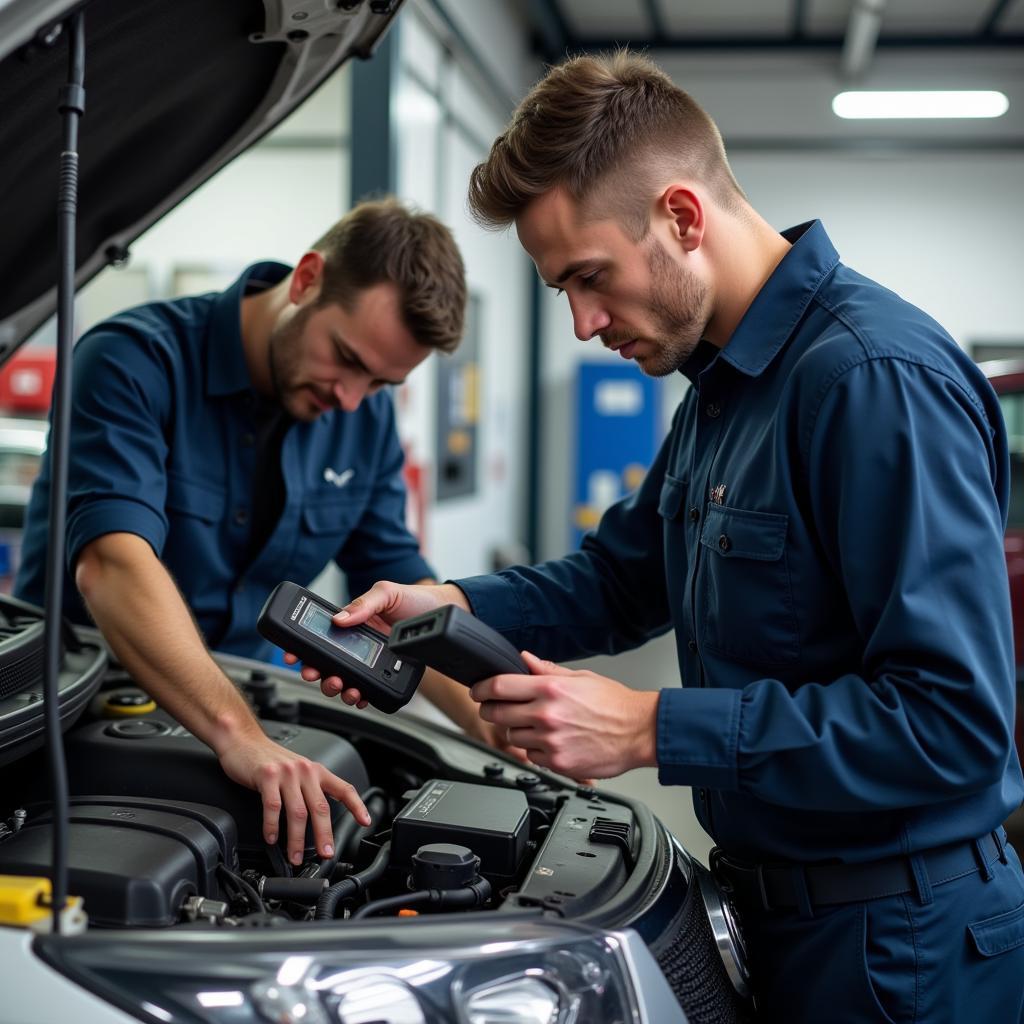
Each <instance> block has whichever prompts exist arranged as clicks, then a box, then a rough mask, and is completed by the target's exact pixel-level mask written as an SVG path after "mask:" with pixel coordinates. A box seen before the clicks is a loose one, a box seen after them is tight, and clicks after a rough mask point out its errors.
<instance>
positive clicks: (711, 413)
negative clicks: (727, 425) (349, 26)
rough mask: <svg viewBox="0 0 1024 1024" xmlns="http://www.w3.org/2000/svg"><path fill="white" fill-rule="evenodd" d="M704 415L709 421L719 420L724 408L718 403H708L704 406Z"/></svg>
mask: <svg viewBox="0 0 1024 1024" xmlns="http://www.w3.org/2000/svg"><path fill="white" fill-rule="evenodd" d="M704 414H705V415H706V416H707V417H708V418H709V419H712V420H714V419H718V417H719V416H720V415H721V414H722V407H721V405H719V404H718V402H708V404H707V405H705V406H704Z"/></svg>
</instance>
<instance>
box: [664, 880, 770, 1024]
mask: <svg viewBox="0 0 1024 1024" xmlns="http://www.w3.org/2000/svg"><path fill="white" fill-rule="evenodd" d="M675 929H676V930H675V934H674V936H672V937H671V938H670V939H669V941H668V942H667V943H665V944H664V945H662V946H661V948H660V949H659V950H657V951H656V954H655V955H656V956H657V958H658V964H659V966H660V967H661V970H662V972H663V973H664V975H665V977H666V978H667V979H668V983H669V985H671V987H672V991H673V992H674V993H675V995H676V999H678V1000H679V1003H680V1005H681V1006H682V1008H683V1009H684V1010H685V1011H686V1016H687V1019H688V1020H689V1024H745V1022H747V1021H749V1020H751V1019H752V1018H750V1017H749V1016H747V1014H746V1013H745V1012H744V1010H743V1007H742V1005H741V1003H740V1000H739V998H738V996H737V995H736V991H735V989H734V988H733V987H732V984H731V983H730V981H729V976H728V975H727V974H726V973H725V965H724V964H723V963H722V959H721V957H720V956H719V953H718V947H717V946H716V945H715V938H714V936H713V935H712V933H711V925H710V924H709V923H708V918H707V912H706V911H705V909H704V901H703V900H702V899H701V895H700V890H699V887H698V886H697V885H691V886H689V887H688V889H687V893H686V899H685V901H684V904H683V907H682V910H681V913H680V915H679V916H678V917H677V918H676V924H675Z"/></svg>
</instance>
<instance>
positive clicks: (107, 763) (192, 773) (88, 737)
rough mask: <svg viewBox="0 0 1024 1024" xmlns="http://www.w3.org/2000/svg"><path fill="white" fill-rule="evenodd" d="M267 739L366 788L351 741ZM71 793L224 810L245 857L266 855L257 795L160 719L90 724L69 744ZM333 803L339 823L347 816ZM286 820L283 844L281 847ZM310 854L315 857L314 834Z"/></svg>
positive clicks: (299, 730) (292, 735)
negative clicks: (262, 852) (191, 803)
mask: <svg viewBox="0 0 1024 1024" xmlns="http://www.w3.org/2000/svg"><path fill="white" fill-rule="evenodd" d="M263 728H264V730H265V731H266V733H267V735H268V736H269V737H270V738H271V739H272V740H274V741H276V742H277V743H280V744H281V745H282V746H284V747H287V748H288V749H289V750H292V751H294V752H295V753H296V754H301V755H303V756H304V757H308V758H309V759H310V760H311V761H318V762H319V763H321V764H323V765H324V766H325V767H326V768H327V769H328V770H330V771H332V772H334V773H335V774H336V775H339V776H340V777H341V778H343V779H344V780H345V781H346V782H350V783H351V784H352V785H353V786H355V788H356V790H357V791H358V792H364V791H365V790H366V789H367V788H368V787H369V778H368V776H367V772H366V767H365V765H364V764H363V761H362V758H361V757H360V756H359V754H358V753H357V752H356V750H355V748H354V747H353V746H352V745H351V744H350V743H348V742H347V741H346V740H343V739H340V738H339V737H337V736H333V735H331V734H330V733H328V732H324V731H323V730H321V729H310V728H308V727H306V726H301V725H291V724H285V723H281V722H264V723H263ZM67 758H68V776H69V780H70V785H71V792H72V793H74V794H78V795H82V794H88V793H111V794H118V795H125V796H144V797H158V798H163V799H167V800H174V801H182V800H185V801H195V802H202V803H205V804H212V805H214V806H215V807H220V808H223V809H224V810H225V811H227V812H228V813H229V814H230V815H231V817H232V818H234V820H235V822H236V824H237V826H238V847H239V850H240V851H241V852H242V853H243V854H245V853H250V852H255V851H259V850H262V849H263V834H262V826H263V811H262V806H261V803H260V798H259V795H258V794H257V793H255V792H253V791H252V790H249V789H246V788H245V787H244V786H240V785H238V784H237V783H235V782H232V781H231V779H229V778H228V777H227V776H226V775H225V774H224V771H223V769H222V768H221V766H220V763H219V762H218V761H217V758H216V756H215V755H214V753H213V751H212V750H210V748H209V747H207V746H206V744H205V743H203V742H202V741H201V740H198V739H197V738H196V737H195V736H193V735H192V733H190V732H189V731H188V730H187V729H186V728H185V727H184V726H182V725H179V724H178V723H177V722H176V721H175V720H174V719H173V718H171V717H170V716H169V715H166V714H164V713H163V712H161V711H156V712H153V713H152V714H149V715H143V716H139V717H132V718H123V719H117V720H114V721H109V720H107V721H97V722H90V723H88V724H87V725H84V726H81V727H79V728H77V729H75V730H74V731H73V732H72V733H70V734H69V735H68V737H67ZM330 802H331V816H332V820H333V821H334V822H337V821H338V819H339V818H340V816H341V815H342V814H347V813H348V811H347V810H345V808H344V806H343V805H342V804H339V803H336V802H335V801H333V800H332V801H330ZM284 832H285V829H284V821H283V812H282V827H281V833H282V839H284ZM306 846H307V849H308V851H309V854H310V855H312V854H313V852H314V847H313V841H312V831H311V830H307V833H306Z"/></svg>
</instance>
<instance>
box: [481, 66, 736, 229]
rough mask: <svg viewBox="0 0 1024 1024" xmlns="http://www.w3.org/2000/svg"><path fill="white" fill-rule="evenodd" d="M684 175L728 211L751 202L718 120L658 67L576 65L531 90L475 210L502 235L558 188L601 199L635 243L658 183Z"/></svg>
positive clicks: (485, 172)
mask: <svg viewBox="0 0 1024 1024" xmlns="http://www.w3.org/2000/svg"><path fill="white" fill-rule="evenodd" d="M680 171H682V172H683V173H685V174H686V175H687V176H688V177H692V178H694V179H696V180H698V181H701V182H703V183H704V184H705V185H707V186H708V188H709V189H710V190H711V194H712V197H713V198H714V199H715V200H716V201H717V202H719V203H720V204H721V205H723V206H724V207H726V208H727V209H735V208H736V207H737V203H738V200H741V199H743V198H745V197H744V196H743V192H742V190H741V189H740V187H739V185H738V184H737V183H736V179H735V178H734V177H733V173H732V170H731V169H730V167H729V162H728V160H727V159H726V155H725V147H724V146H723V144H722V137H721V135H720V134H719V132H718V128H717V127H716V126H715V123H714V121H712V120H711V118H710V117H709V116H708V114H707V113H706V112H705V111H704V110H703V108H701V107H700V106H699V105H698V104H697V103H696V102H695V101H694V100H693V98H692V97H691V96H689V95H688V94H687V93H686V92H684V91H683V90H682V89H680V88H679V87H678V86H677V85H675V83H673V82H672V80H671V79H670V78H669V77H668V75H666V74H665V73H664V72H663V71H662V70H661V69H660V68H658V67H657V65H655V64H654V62H653V61H651V60H649V59H648V58H647V57H644V56H641V55H640V54H636V53H630V52H629V51H628V50H620V51H618V52H616V53H613V54H602V55H600V56H587V57H573V58H571V59H569V60H567V61H565V62H564V63H562V64H559V65H557V66H556V67H553V68H551V69H550V70H549V71H548V73H547V74H546V75H545V76H544V78H542V79H541V80H540V81H539V82H538V83H537V84H536V85H535V86H534V87H533V89H531V90H530V92H529V94H528V95H527V96H526V98H525V99H524V100H523V101H522V102H521V103H520V104H519V106H518V107H517V108H516V111H515V113H514V114H513V115H512V121H511V122H510V124H509V126H508V128H507V129H506V130H505V131H504V132H503V133H502V134H501V135H499V136H498V138H497V139H495V141H494V144H493V145H492V146H491V151H490V153H489V154H488V156H487V159H486V160H485V161H484V162H483V163H482V164H479V165H478V166H477V167H476V168H474V170H473V173H472V175H471V177H470V183H469V206H470V211H471V212H472V214H473V217H474V219H475V220H476V221H477V222H478V223H479V224H481V225H483V226H484V227H506V226H508V225H509V224H511V223H512V221H514V220H515V218H516V217H517V216H518V215H519V214H520V213H521V212H522V211H523V210H524V209H525V207H526V206H527V205H529V203H530V202H531V201H532V200H534V199H536V198H537V197H538V196H540V195H542V194H543V193H545V192H548V191H550V190H551V189H552V188H555V187H558V186H561V187H562V188H564V189H566V191H567V192H568V193H569V194H570V195H571V196H572V197H573V198H574V199H575V200H576V201H577V202H579V203H583V202H584V201H585V200H589V199H591V198H597V197H598V196H599V197H600V199H601V201H602V202H601V211H602V215H603V214H604V213H611V215H613V216H616V217H617V218H618V219H619V220H620V221H621V222H622V224H623V227H624V228H625V229H626V230H627V231H628V232H629V233H630V234H632V235H633V237H634V238H635V239H636V240H639V239H641V238H643V237H644V236H645V235H646V234H647V230H648V227H649V224H650V202H651V200H653V199H654V197H655V195H656V192H657V189H658V187H659V185H660V184H661V183H662V182H663V181H664V179H665V178H666V177H668V176H669V175H671V174H678V173H680Z"/></svg>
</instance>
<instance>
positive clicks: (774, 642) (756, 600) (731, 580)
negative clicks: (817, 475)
mask: <svg viewBox="0 0 1024 1024" xmlns="http://www.w3.org/2000/svg"><path fill="white" fill-rule="evenodd" d="M788 526H789V517H788V516H786V515H780V514H777V513H773V512H748V511H746V510H744V509H738V508H728V507H726V506H724V505H715V504H710V505H709V506H708V512H707V516H706V518H705V520H704V527H703V530H702V531H701V537H700V542H701V545H702V547H703V548H704V551H703V553H702V558H701V570H700V571H701V573H702V574H703V577H704V578H703V586H702V587H701V589H700V591H699V592H700V593H702V594H703V608H700V607H698V609H697V614H698V618H699V619H700V620H701V621H702V622H703V637H704V645H705V646H706V647H708V648H710V649H711V650H713V651H716V652H717V653H719V654H722V655H725V656H727V657H728V658H731V659H733V660H736V661H742V662H748V663H750V664H756V665H786V664H791V663H792V662H794V661H796V660H797V659H798V658H799V656H800V638H799V629H798V624H797V618H796V610H795V607H794V604H793V591H792V586H791V584H790V580H789V564H788V561H787V559H786V533H787V530H788Z"/></svg>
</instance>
